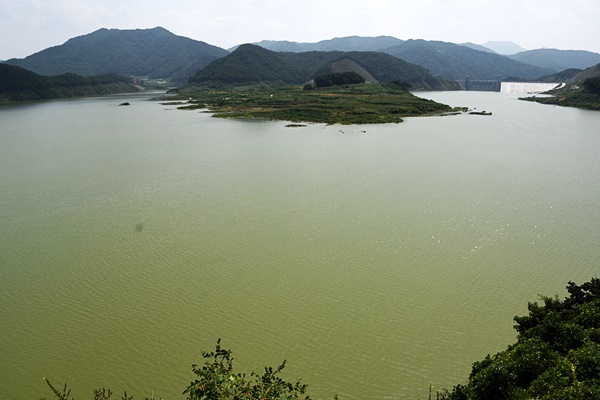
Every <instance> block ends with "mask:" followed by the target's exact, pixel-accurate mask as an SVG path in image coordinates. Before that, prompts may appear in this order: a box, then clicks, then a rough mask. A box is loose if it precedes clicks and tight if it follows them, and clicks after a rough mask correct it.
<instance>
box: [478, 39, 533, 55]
mask: <svg viewBox="0 0 600 400" xmlns="http://www.w3.org/2000/svg"><path fill="white" fill-rule="evenodd" d="M483 46H484V47H487V48H488V49H491V50H494V51H495V52H496V53H498V54H502V55H505V56H506V55H512V54H517V53H520V52H522V51H526V49H524V48H522V47H521V46H519V45H518V44H516V43H513V42H503V41H488V42H485V43H484V44H483Z"/></svg>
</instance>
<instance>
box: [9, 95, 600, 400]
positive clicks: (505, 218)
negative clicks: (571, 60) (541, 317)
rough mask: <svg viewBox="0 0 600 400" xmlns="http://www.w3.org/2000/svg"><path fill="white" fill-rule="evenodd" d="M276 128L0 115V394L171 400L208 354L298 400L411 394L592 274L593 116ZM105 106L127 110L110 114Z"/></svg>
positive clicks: (101, 107) (82, 112) (512, 101)
mask: <svg viewBox="0 0 600 400" xmlns="http://www.w3.org/2000/svg"><path fill="white" fill-rule="evenodd" d="M420 95H421V96H423V97H427V98H432V99H434V100H437V101H441V102H444V103H447V104H450V105H452V106H468V107H471V108H477V109H478V110H481V111H483V110H485V111H491V112H492V113H493V115H492V116H473V115H462V116H453V117H428V118H409V119H407V120H406V121H405V122H404V123H402V124H397V125H375V126H323V125H308V126H307V127H305V128H285V127H284V125H285V124H286V123H285V122H256V121H254V122H249V121H237V120H220V119H214V118H211V117H210V115H208V114H204V113H199V112H184V111H179V110H175V109H174V107H173V106H162V105H159V104H158V103H156V102H151V101H148V100H147V98H146V97H144V96H131V97H124V96H118V97H105V98H93V99H79V100H71V101H54V102H44V103H37V104H28V105H20V106H10V107H1V108H0V119H1V122H2V128H1V129H0V170H1V171H2V173H1V174H0V199H1V202H0V220H1V221H2V223H1V224H0V277H1V279H0V332H2V341H1V342H0V357H1V358H2V363H0V397H2V398H3V399H25V398H27V399H29V398H39V397H42V396H50V394H51V393H50V392H49V391H48V389H47V388H46V387H45V384H44V382H43V381H42V377H44V376H46V377H48V378H50V379H51V380H52V381H53V382H55V383H56V384H58V385H62V384H63V383H64V382H68V383H69V384H70V386H72V387H73V395H74V396H75V397H76V398H86V396H88V395H89V396H90V398H91V389H92V388H96V387H102V386H104V387H111V388H113V390H115V391H122V390H123V389H127V391H128V393H129V394H130V395H131V394H133V395H135V396H136V398H137V397H140V398H143V397H144V396H151V394H152V392H153V393H154V396H155V397H156V398H158V397H163V398H166V399H178V398H182V396H180V393H181V392H182V391H183V389H184V388H185V387H186V386H187V384H188V383H189V381H190V380H191V379H192V375H191V369H190V365H191V364H192V363H196V362H200V361H201V360H200V351H201V350H210V349H212V348H213V347H214V344H215V343H216V340H217V338H219V337H221V338H222V343H223V345H224V346H225V347H227V348H231V349H233V351H234V357H235V363H236V364H237V366H238V367H239V369H240V370H245V371H250V370H256V371H261V370H262V367H264V366H265V365H276V364H278V363H279V362H281V361H282V360H283V359H287V360H288V365H287V367H286V370H285V377H287V378H290V379H294V378H298V377H301V378H302V379H303V381H304V382H306V383H308V384H309V390H310V394H311V396H312V397H314V398H318V399H327V398H331V397H332V396H333V394H335V393H338V394H339V395H340V399H367V398H368V399H384V398H386V399H387V398H398V399H403V398H407V399H416V398H426V396H427V391H428V385H429V384H430V383H431V384H433V385H434V388H442V387H451V386H452V385H454V384H457V383H463V382H464V380H465V379H466V377H467V376H468V373H469V371H470V367H471V364H472V363H473V362H474V361H477V360H480V359H481V358H482V357H484V356H485V355H486V354H488V353H495V352H497V351H500V350H503V349H504V348H505V347H506V346H507V345H508V344H509V343H512V342H513V341H514V340H515V332H514V330H513V329H512V325H513V322H512V318H513V316H514V315H517V314H518V315H522V314H524V313H525V312H526V305H527V302H528V301H535V300H536V299H537V295H538V294H545V295H554V294H557V293H558V294H560V295H561V296H563V295H565V291H564V287H565V285H566V283H567V281H569V280H574V281H576V282H577V283H582V282H584V281H587V280H589V279H590V278H591V277H592V276H597V275H598V272H599V261H600V252H599V250H598V246H597V243H598V242H599V239H600V228H598V227H599V226H600V211H599V209H598V204H600V184H599V183H600V182H599V177H600V161H598V157H597V154H598V151H599V150H600V135H599V134H598V129H597V127H598V126H600V113H595V112H590V111H581V110H577V109H569V108H558V107H552V106H546V105H541V104H536V103H529V102H520V101H518V100H516V96H517V95H516V94H507V93H483V92H482V93H478V92H440V93H435V92H431V93H422V94H420ZM124 99H126V100H127V101H129V102H130V103H131V106H130V107H116V106H115V105H116V104H119V103H121V102H123V101H124Z"/></svg>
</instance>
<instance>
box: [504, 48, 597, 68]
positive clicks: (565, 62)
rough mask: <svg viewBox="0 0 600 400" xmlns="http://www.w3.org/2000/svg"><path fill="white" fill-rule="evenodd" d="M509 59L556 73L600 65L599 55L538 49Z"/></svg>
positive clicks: (585, 52) (587, 52) (579, 51)
mask: <svg viewBox="0 0 600 400" xmlns="http://www.w3.org/2000/svg"><path fill="white" fill-rule="evenodd" d="M510 58H512V59H513V60H517V61H521V62H524V63H527V64H531V65H537V66H539V67H543V68H549V69H552V70H554V71H556V72H557V71H563V70H565V69H569V68H578V69H586V68H589V67H592V66H594V65H596V64H600V54H598V53H592V52H590V51H584V50H556V49H538V50H529V51H523V52H521V53H517V54H515V55H512V56H510Z"/></svg>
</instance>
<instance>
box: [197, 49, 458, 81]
mask: <svg viewBox="0 0 600 400" xmlns="http://www.w3.org/2000/svg"><path fill="white" fill-rule="evenodd" d="M340 61H345V62H344V63H343V64H344V65H346V66H348V65H351V64H353V63H355V64H354V65H358V66H359V67H360V68H355V71H354V72H357V73H359V74H360V73H361V72H363V71H362V70H364V71H367V72H368V74H369V75H370V76H371V77H372V78H374V79H375V80H377V81H381V82H389V81H393V80H401V81H404V82H408V83H410V84H411V85H412V87H413V89H429V90H444V89H448V88H456V87H452V83H449V82H444V81H443V80H440V79H439V78H436V77H434V76H432V75H431V74H430V73H429V72H428V71H427V70H426V69H425V68H423V67H420V66H418V65H414V64H410V63H407V62H405V61H403V60H400V59H398V58H395V57H392V56H390V55H388V54H385V53H377V52H340V51H334V52H320V51H311V52H304V53H291V52H286V53H278V52H274V51H270V50H267V49H264V48H262V47H260V46H256V45H251V44H245V45H242V46H240V47H238V48H237V50H235V51H234V52H233V53H231V54H230V55H228V56H226V57H223V58H221V59H218V60H215V61H213V62H212V63H211V64H209V65H207V66H206V67H205V68H203V69H202V70H200V71H198V73H196V74H195V75H193V76H192V77H191V78H190V83H202V82H217V83H227V84H245V83H255V82H281V83H285V84H304V83H306V82H307V81H309V80H310V79H312V78H314V77H315V76H316V75H320V74H325V73H330V72H334V67H335V66H336V65H338V66H339V64H336V63H337V62H340ZM335 72H340V71H339V70H338V71H335ZM365 78H366V79H369V78H368V77H365Z"/></svg>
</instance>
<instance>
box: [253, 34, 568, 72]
mask: <svg viewBox="0 0 600 400" xmlns="http://www.w3.org/2000/svg"><path fill="white" fill-rule="evenodd" d="M257 45H258V46H261V47H264V48H266V49H270V50H273V51H277V52H302V51H304V52H307V51H356V50H360V51H381V52H385V53H388V54H390V55H392V56H394V57H397V58H401V59H403V60H404V61H407V62H409V63H413V64H417V65H420V66H422V67H424V68H426V69H428V70H429V71H430V72H431V73H432V74H433V75H435V76H442V77H443V78H445V79H453V80H458V81H462V80H464V79H465V78H466V77H467V75H469V76H470V78H471V79H496V77H498V76H500V77H501V78H505V77H510V76H518V77H521V78H523V79H530V80H533V79H536V78H538V77H540V76H543V75H547V74H550V73H553V72H556V70H554V69H551V68H543V67H539V66H532V65H529V64H525V63H522V62H519V61H516V60H512V59H510V58H508V57H506V56H502V55H500V54H496V53H495V52H494V50H493V49H490V48H486V47H484V46H482V45H476V44H473V43H464V44H462V45H458V44H454V43H447V42H440V41H428V40H406V41H404V40H400V39H396V38H394V37H391V36H379V37H360V36H349V37H345V38H335V39H331V40H323V41H321V42H317V43H298V42H280V41H262V42H259V43H257ZM519 49H520V47H519Z"/></svg>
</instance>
